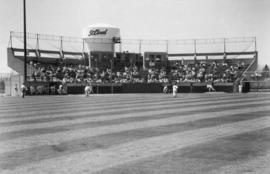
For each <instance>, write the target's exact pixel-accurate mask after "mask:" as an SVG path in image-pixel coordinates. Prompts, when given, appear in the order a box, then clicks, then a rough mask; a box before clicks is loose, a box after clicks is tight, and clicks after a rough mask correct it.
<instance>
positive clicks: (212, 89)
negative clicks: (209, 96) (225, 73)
mask: <svg viewBox="0 0 270 174" xmlns="http://www.w3.org/2000/svg"><path fill="white" fill-rule="evenodd" d="M206 88H207V89H208V91H209V92H211V91H216V90H215V88H214V87H213V82H211V81H210V82H208V83H207V85H206Z"/></svg>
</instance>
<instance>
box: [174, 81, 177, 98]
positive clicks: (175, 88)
mask: <svg viewBox="0 0 270 174" xmlns="http://www.w3.org/2000/svg"><path fill="white" fill-rule="evenodd" d="M177 90H178V86H177V85H176V84H175V83H174V84H173V97H174V98H176V97H177Z"/></svg>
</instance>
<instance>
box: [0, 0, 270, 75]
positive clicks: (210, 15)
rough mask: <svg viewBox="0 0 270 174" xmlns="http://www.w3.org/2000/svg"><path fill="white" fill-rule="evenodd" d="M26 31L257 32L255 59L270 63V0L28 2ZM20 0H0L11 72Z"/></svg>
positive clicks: (1, 40) (167, 35) (2, 49)
mask: <svg viewBox="0 0 270 174" xmlns="http://www.w3.org/2000/svg"><path fill="white" fill-rule="evenodd" d="M26 1H27V32H32V33H43V34H54V35H67V36H75V37H80V36H81V30H82V28H83V27H85V26H88V25H90V24H93V23H108V24H112V25H115V26H118V27H119V28H120V29H121V36H122V38H129V39H130V38H132V39H166V40H167V39H168V40H170V39H172V40H174V39H193V38H215V37H218V38H224V37H243V36H256V37H257V45H258V47H257V49H258V52H259V63H260V64H270V0H26ZM22 9H23V0H0V62H1V63H0V72H9V71H10V70H9V68H8V67H7V54H6V48H7V45H8V41H9V32H10V31H11V30H12V31H23V10H22Z"/></svg>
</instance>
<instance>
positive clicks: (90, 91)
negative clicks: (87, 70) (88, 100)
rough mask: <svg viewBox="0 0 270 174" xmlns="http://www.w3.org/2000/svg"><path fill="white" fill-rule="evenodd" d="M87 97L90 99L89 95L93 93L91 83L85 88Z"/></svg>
mask: <svg viewBox="0 0 270 174" xmlns="http://www.w3.org/2000/svg"><path fill="white" fill-rule="evenodd" d="M84 92H85V96H86V97H88V96H89V94H91V93H93V87H92V85H91V83H88V84H87V85H86V86H85V88H84Z"/></svg>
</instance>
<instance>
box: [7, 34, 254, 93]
mask: <svg viewBox="0 0 270 174" xmlns="http://www.w3.org/2000/svg"><path fill="white" fill-rule="evenodd" d="M15 36H16V37H19V36H18V35H15ZM16 37H15V38H13V40H14V39H16ZM11 38H12V37H11ZM37 38H39V40H38V41H39V42H41V41H40V38H41V37H40V35H39V37H37ZM59 38H61V40H60V41H61V42H60V43H61V44H62V43H63V41H64V38H63V37H59ZM78 40H79V39H78ZM78 40H77V41H78ZM252 41H253V40H252V39H251V44H253V42H252ZM82 42H83V41H82ZM245 42H246V40H245ZM12 43H14V41H12ZM123 43H124V41H123ZM82 45H83V44H81V46H82ZM59 48H60V49H59V50H53V49H51V50H48V49H45V48H40V44H39V45H37V46H36V48H28V49H27V53H28V54H27V80H28V82H29V83H30V84H31V85H32V86H33V85H34V84H35V83H36V84H39V85H40V83H44V84H46V86H47V87H49V86H51V85H56V86H57V85H59V84H61V83H64V84H67V86H69V87H70V89H71V87H72V86H80V87H83V86H84V85H85V84H86V83H88V82H91V83H92V84H94V85H96V86H97V87H96V88H102V85H103V86H111V87H112V88H108V90H107V92H114V89H113V88H114V87H115V85H114V84H118V85H116V86H118V87H119V86H123V85H124V84H138V83H141V84H146V86H147V84H150V83H155V84H161V85H157V86H158V88H160V86H163V85H166V84H171V83H178V84H179V85H181V84H182V85H183V86H188V90H187V91H189V92H194V91H198V92H200V90H197V89H196V88H197V87H200V89H202V90H201V92H205V90H204V88H203V87H204V86H205V85H206V83H209V82H211V83H214V84H216V86H218V85H219V86H222V84H224V89H223V88H221V90H223V91H227V92H233V91H234V92H235V88H236V87H235V86H236V85H237V83H239V81H240V79H241V78H243V74H244V72H247V71H249V70H251V69H254V68H255V67H257V62H258V57H257V51H256V50H252V51H250V50H248V51H246V50H245V51H243V50H242V51H227V52H225V50H224V51H223V52H222V51H217V52H195V53H175V52H174V53H170V52H168V50H167V52H163V51H162V50H161V51H147V50H146V51H145V52H144V53H142V52H141V51H142V50H140V51H139V52H128V51H121V50H119V51H118V52H116V53H110V52H92V53H91V55H90V54H89V52H88V51H87V50H84V48H82V49H81V50H82V51H74V50H67V49H66V48H63V45H60V46H59ZM140 48H141V46H140ZM197 51H198V50H197ZM192 56H193V59H192ZM171 57H175V58H176V59H174V60H171V59H169V58H171ZM209 57H214V58H209ZM23 60H24V57H23V49H22V48H21V47H17V46H15V45H14V44H11V45H10V46H9V48H8V65H9V67H11V68H12V69H14V70H15V71H17V72H18V73H20V74H22V73H23V71H22V70H23ZM109 84H111V85H109ZM228 84H230V90H227V89H228V86H229V85H228ZM126 86H127V85H126ZM140 86H141V87H142V88H144V85H140ZM137 87H138V86H137ZM115 88H116V87H115ZM121 88H122V87H121ZM129 88H132V85H129ZM148 88H149V87H148ZM225 88H227V89H225ZM121 90H122V89H121ZM121 90H120V89H117V91H118V92H119V91H120V92H121ZM158 90H159V89H158ZM158 90H156V89H153V91H158ZM79 91H82V90H79ZM99 91H100V90H99ZM122 91H123V90H122ZM124 91H134V90H133V89H130V90H124ZM135 91H136V90H135ZM139 91H140V90H139ZM146 91H149V90H146ZM150 91H151V90H150ZM70 93H72V92H70Z"/></svg>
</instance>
